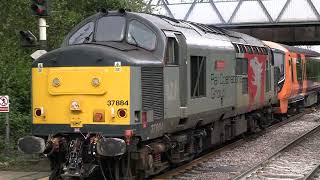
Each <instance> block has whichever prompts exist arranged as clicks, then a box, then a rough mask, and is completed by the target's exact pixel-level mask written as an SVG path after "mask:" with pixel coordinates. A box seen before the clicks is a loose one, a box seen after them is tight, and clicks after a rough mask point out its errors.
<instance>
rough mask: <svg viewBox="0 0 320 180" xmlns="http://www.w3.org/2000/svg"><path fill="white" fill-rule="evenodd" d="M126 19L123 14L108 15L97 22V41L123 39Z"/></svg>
mask: <svg viewBox="0 0 320 180" xmlns="http://www.w3.org/2000/svg"><path fill="white" fill-rule="evenodd" d="M125 26H126V19H125V18H124V17H122V16H106V17H102V18H100V19H99V20H98V22H97V27H96V34H95V40H96V41H122V39H123V37H124V33H125Z"/></svg>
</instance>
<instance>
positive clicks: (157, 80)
mask: <svg viewBox="0 0 320 180" xmlns="http://www.w3.org/2000/svg"><path fill="white" fill-rule="evenodd" d="M141 84H142V88H141V89H142V109H143V111H148V110H153V119H154V120H159V119H163V68H162V67H142V68H141Z"/></svg>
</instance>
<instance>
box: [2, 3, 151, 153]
mask: <svg viewBox="0 0 320 180" xmlns="http://www.w3.org/2000/svg"><path fill="white" fill-rule="evenodd" d="M30 2H31V1H30V0H11V1H6V0H3V1H0V7H2V8H1V11H0V95H2V94H8V95H9V96H10V103H11V104H10V107H11V109H10V110H11V112H10V121H11V127H12V130H11V136H12V137H13V139H14V140H13V141H12V142H15V140H16V139H17V138H18V137H21V136H23V135H25V134H26V133H29V132H30V127H31V115H30V114H31V112H30V110H31V92H30V86H31V77H30V73H31V63H32V59H31V57H30V54H31V53H32V52H34V51H35V50H36V49H35V48H31V49H30V48H28V49H27V48H22V47H21V46H20V36H19V31H20V30H26V29H28V30H31V31H32V32H33V33H34V34H35V35H36V36H37V34H38V26H37V23H38V22H37V17H34V16H31V13H30ZM145 7H146V6H145V4H144V1H143V0H89V1H88V0H52V1H51V16H50V17H48V18H47V23H48V25H49V28H48V30H47V32H48V47H49V49H55V48H58V47H59V45H60V44H61V42H62V40H63V38H64V36H65V35H66V34H67V33H68V32H69V31H70V30H71V29H72V27H74V26H75V25H76V24H78V23H79V22H80V21H81V20H82V19H84V18H85V17H87V16H89V15H92V14H94V13H95V12H96V10H97V9H98V8H105V9H109V10H112V9H119V8H126V9H131V10H132V11H135V12H141V11H144V8H145ZM3 120H4V115H3V114H0V144H3V143H2V142H1V140H2V139H3V137H1V136H3V134H4V133H3V132H4V123H3ZM2 147H3V146H1V145H0V150H1V148H2Z"/></svg>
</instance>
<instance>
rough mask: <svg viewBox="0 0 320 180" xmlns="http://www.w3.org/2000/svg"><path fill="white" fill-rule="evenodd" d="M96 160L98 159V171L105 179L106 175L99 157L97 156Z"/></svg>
mask: <svg viewBox="0 0 320 180" xmlns="http://www.w3.org/2000/svg"><path fill="white" fill-rule="evenodd" d="M98 161H99V166H100V171H101V173H102V176H103V179H104V180H107V178H106V175H105V174H104V170H103V168H102V163H101V159H100V158H99V160H98Z"/></svg>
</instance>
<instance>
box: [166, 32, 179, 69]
mask: <svg viewBox="0 0 320 180" xmlns="http://www.w3.org/2000/svg"><path fill="white" fill-rule="evenodd" d="M164 62H165V64H169V65H178V64H179V46H178V43H177V40H176V39H175V38H172V37H169V38H168V41H167V48H166V55H165V59H164Z"/></svg>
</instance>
